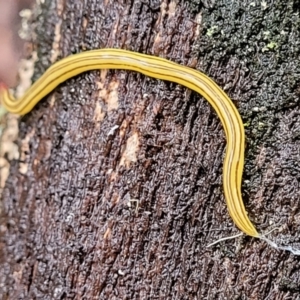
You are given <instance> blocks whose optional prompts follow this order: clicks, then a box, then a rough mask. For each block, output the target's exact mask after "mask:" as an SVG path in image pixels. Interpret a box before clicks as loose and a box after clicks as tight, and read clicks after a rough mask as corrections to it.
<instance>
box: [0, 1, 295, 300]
mask: <svg viewBox="0 0 300 300" xmlns="http://www.w3.org/2000/svg"><path fill="white" fill-rule="evenodd" d="M298 10H299V9H298V6H297V3H296V1H287V3H281V1H275V3H272V5H271V4H268V3H265V2H261V1H256V2H255V1H254V2H253V1H252V2H249V3H248V2H247V3H246V2H245V3H244V2H243V1H228V0H226V1H223V0H221V1H215V2H214V1H202V2H201V1H200V2H199V3H198V1H191V2H186V1H154V0H153V1H150V0H149V1H141V0H130V1H100V0H85V1H82V0H74V1H73V0H65V1H63V0H56V1H51V0H45V2H44V3H42V4H40V6H39V7H38V8H37V7H36V8H35V14H34V15H33V18H32V27H33V28H34V32H35V39H34V40H33V43H32V45H33V46H32V48H33V51H37V57H38V59H39V60H38V61H37V62H36V64H35V72H34V77H33V79H34V80H36V79H37V78H38V77H39V76H41V74H43V72H44V71H45V70H46V69H47V68H48V67H49V66H50V65H51V64H52V63H54V62H55V61H57V60H59V59H61V58H63V57H66V56H68V55H70V54H73V53H79V52H82V51H86V50H90V49H98V48H104V47H112V48H122V49H128V50H134V51H137V52H141V53H148V54H152V55H155V56H161V57H165V58H168V59H170V60H172V61H175V62H177V63H180V64H183V65H187V66H191V67H193V68H196V69H198V70H201V71H203V72H205V73H206V74H207V75H209V76H210V77H211V78H213V79H214V80H215V81H216V82H217V83H218V84H219V85H220V86H221V87H222V88H223V89H224V90H225V91H226V93H228V94H229V96H230V97H231V98H232V100H233V101H234V103H235V105H236V106H237V108H238V110H239V111H240V113H241V115H242V118H243V121H244V123H245V129H246V135H247V145H248V146H247V151H246V164H245V172H244V181H243V198H244V201H245V204H246V207H247V211H248V212H249V216H250V218H251V220H252V221H253V223H254V224H255V225H256V226H257V228H258V230H259V232H266V231H268V230H270V229H272V228H273V227H274V224H275V225H276V226H278V227H280V231H274V232H273V233H272V235H270V236H268V237H270V238H271V239H273V240H276V241H277V242H278V243H281V244H284V243H286V244H293V243H297V242H298V241H299V233H298V231H297V228H299V222H300V217H299V216H300V214H299V208H300V206H299V201H298V199H299V178H300V176H299V158H300V157H299V156H300V153H299V149H300V148H299V146H300V145H299V144H300V141H299V122H300V119H299V115H300V114H299V82H300V81H299V76H300V75H299V71H298V70H299V69H300V68H299V64H300V63H299V61H298V56H297V55H299V47H298V46H299V43H300V36H299V31H298V29H297V26H298V25H299V20H300V19H299V15H298V14H297V11H298ZM297 24H298V25H297ZM19 130H20V132H19V136H18V139H17V143H18V145H19V152H20V155H19V159H14V158H8V156H7V155H4V157H5V158H6V159H7V160H8V161H9V163H10V173H9V176H8V179H7V180H6V184H5V187H4V189H3V193H2V212H1V257H0V298H1V299H299V290H300V285H299V280H300V279H299V278H300V276H299V275H300V272H299V262H298V258H297V257H296V256H294V255H292V254H290V253H289V252H284V251H278V250H275V249H273V248H271V247H270V246H269V245H267V244H266V243H265V242H263V241H261V240H259V239H254V238H250V237H245V236H243V237H240V238H236V239H232V240H228V241H226V242H220V243H218V244H217V245H215V246H213V247H211V248H207V245H208V244H210V243H211V242H213V241H216V240H218V239H220V238H222V237H225V236H230V235H234V234H236V233H238V232H239V231H238V230H237V228H236V227H235V226H234V224H233V222H232V220H231V218H230V217H229V214H228V211H227V208H226V204H225V200H224V195H223V189H222V167H223V157H224V149H225V146H226V141H225V135H224V131H223V128H222V126H221V123H220V121H219V119H218V118H217V116H216V114H215V112H214V111H213V109H212V107H210V105H209V104H208V103H207V102H206V101H205V100H204V99H202V98H201V97H200V96H199V95H197V94H195V93H193V92H190V91H188V90H186V89H185V88H183V87H182V86H179V85H176V84H173V83H169V82H163V81H159V80H155V79H151V78H148V77H146V76H143V75H141V74H138V73H135V72H127V71H115V70H105V71H104V70H102V71H93V72H87V73H85V74H81V75H80V76H77V77H75V78H72V79H70V80H68V81H67V82H64V83H63V84H61V86H59V87H58V88H57V89H55V91H54V92H52V93H51V94H50V95H49V96H48V97H46V99H44V100H43V101H41V103H39V104H38V105H37V106H36V107H35V108H34V110H33V111H32V112H31V113H29V114H28V115H26V116H25V117H22V118H20V119H19ZM296 246H297V245H296Z"/></svg>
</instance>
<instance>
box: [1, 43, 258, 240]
mask: <svg viewBox="0 0 300 300" xmlns="http://www.w3.org/2000/svg"><path fill="white" fill-rule="evenodd" d="M96 69H122V70H131V71H136V72H140V73H142V74H144V75H147V76H150V77H153V78H157V79H162V80H167V81H172V82H176V83H178V84H181V85H183V86H185V87H187V88H189V89H191V90H193V91H195V92H197V93H199V94H200V95H202V96H203V97H204V98H205V99H206V100H207V101H208V102H209V103H210V104H211V105H212V107H213V108H214V109H215V111H216V113H217V115H218V116H219V118H220V120H221V122H222V125H223V127H224V130H225V134H226V139H227V146H226V155H225V159H224V167H223V186H224V193H225V199H226V204H227V207H228V210H229V213H230V216H231V218H232V219H233V221H234V223H235V224H236V225H237V227H238V228H239V229H240V230H242V231H243V232H244V233H246V234H248V235H250V236H253V237H259V234H258V232H257V231H256V229H255V227H254V225H253V224H252V223H251V221H250V220H249V218H248V215H247V212H246V210H245V207H244V204H243V201H242V196H241V182H242V173H243V165H244V150H245V146H244V145H245V134H244V126H243V123H242V119H241V117H240V115H239V113H238V111H237V109H236V107H235V106H234V104H233V103H232V101H231V100H230V99H229V97H228V96H227V95H226V93H225V92H224V91H223V90H222V89H221V88H220V87H219V86H218V85H217V84H216V83H215V82H214V81H213V80H212V79H210V78H209V77H207V76H206V75H205V74H203V73H201V72H199V71H197V70H194V69H191V68H189V67H185V66H182V65H179V64H176V63H174V62H171V61H169V60H166V59H163V58H159V57H154V56H150V55H146V54H139V53H136V52H132V51H127V50H121V49H100V50H91V51H86V52H82V53H79V54H75V55H71V56H68V57H66V58H64V59H62V60H60V61H58V62H57V63H55V64H53V65H52V66H51V67H50V68H49V69H48V70H47V71H46V72H45V73H44V74H43V76H42V77H41V78H39V79H38V80H37V81H36V82H35V83H34V84H33V85H32V86H31V87H30V89H29V90H28V91H27V92H26V93H25V95H24V96H23V97H22V98H20V99H17V100H16V99H14V98H13V97H12V96H11V95H10V94H9V92H8V90H7V89H6V88H3V87H2V86H0V99H1V101H2V105H4V106H5V108H6V109H7V110H8V111H10V112H12V113H16V114H26V113H28V112H29V111H31V110H32V108H33V107H34V106H35V105H36V104H37V103H38V102H39V101H40V100H41V99H42V98H43V97H45V96H46V95H47V94H49V93H50V92H51V91H53V89H55V88H56V87H57V86H58V85H59V84H60V83H62V82H64V81H65V80H67V79H69V78H71V77H73V76H75V75H78V74H80V73H82V72H86V71H89V70H96Z"/></svg>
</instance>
